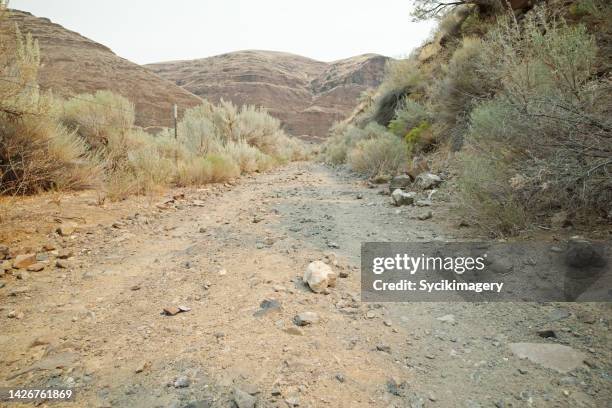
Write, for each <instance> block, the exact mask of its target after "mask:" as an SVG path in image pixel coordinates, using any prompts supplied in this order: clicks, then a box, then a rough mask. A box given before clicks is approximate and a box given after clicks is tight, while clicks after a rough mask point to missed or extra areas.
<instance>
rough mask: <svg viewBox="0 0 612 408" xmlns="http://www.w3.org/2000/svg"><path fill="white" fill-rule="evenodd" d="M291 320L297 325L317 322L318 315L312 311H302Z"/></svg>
mask: <svg viewBox="0 0 612 408" xmlns="http://www.w3.org/2000/svg"><path fill="white" fill-rule="evenodd" d="M293 322H294V323H295V324H296V325H298V326H308V325H310V324H314V323H318V322H319V315H318V314H316V313H314V312H302V313H299V314H297V315H296V316H295V317H294V318H293Z"/></svg>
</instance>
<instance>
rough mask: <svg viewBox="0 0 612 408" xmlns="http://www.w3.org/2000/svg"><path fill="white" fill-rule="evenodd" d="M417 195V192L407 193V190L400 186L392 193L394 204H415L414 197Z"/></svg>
mask: <svg viewBox="0 0 612 408" xmlns="http://www.w3.org/2000/svg"><path fill="white" fill-rule="evenodd" d="M415 197H416V193H412V192H410V193H407V192H405V191H402V190H400V189H399V188H397V189H395V190H394V191H393V193H391V199H392V200H393V204H395V205H396V206H398V207H399V206H400V205H412V204H414V198H415Z"/></svg>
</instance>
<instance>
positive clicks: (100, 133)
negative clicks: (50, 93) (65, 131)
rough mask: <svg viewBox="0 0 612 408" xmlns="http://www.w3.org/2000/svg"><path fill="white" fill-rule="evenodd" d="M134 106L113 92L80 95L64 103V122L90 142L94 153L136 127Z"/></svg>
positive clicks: (62, 117) (62, 118)
mask: <svg viewBox="0 0 612 408" xmlns="http://www.w3.org/2000/svg"><path fill="white" fill-rule="evenodd" d="M134 115H135V114H134V105H133V104H132V103H131V102H130V101H128V100H127V99H126V98H124V97H123V96H121V95H117V94H115V93H113V92H111V91H97V92H96V93H94V94H81V95H77V96H76V97H74V98H70V99H68V100H67V101H66V102H65V103H64V107H63V112H62V116H61V121H62V123H63V124H64V125H65V126H67V127H68V128H69V129H71V130H75V131H76V132H77V133H78V135H79V136H81V137H82V138H83V140H85V141H86V142H87V144H88V145H89V146H90V147H91V149H93V150H98V149H106V148H107V147H108V145H109V144H112V143H115V144H117V140H114V141H113V140H111V139H112V138H115V139H117V138H118V137H119V135H120V136H122V137H123V135H125V134H126V133H127V132H128V131H129V130H131V129H132V127H133V126H134V117H135V116H134Z"/></svg>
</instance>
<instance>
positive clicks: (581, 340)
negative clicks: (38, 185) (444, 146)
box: [0, 163, 612, 408]
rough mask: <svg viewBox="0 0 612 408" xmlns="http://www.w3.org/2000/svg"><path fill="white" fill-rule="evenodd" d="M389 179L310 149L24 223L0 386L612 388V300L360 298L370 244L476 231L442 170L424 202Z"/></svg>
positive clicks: (583, 403) (308, 403)
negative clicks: (205, 180)
mask: <svg viewBox="0 0 612 408" xmlns="http://www.w3.org/2000/svg"><path fill="white" fill-rule="evenodd" d="M372 187H373V186H369V185H368V184H367V183H366V182H364V181H363V180H360V179H357V178H354V177H352V176H351V175H349V174H347V173H344V172H342V171H335V170H331V169H328V168H326V167H324V166H321V165H318V164H312V163H298V164H292V165H289V166H286V167H284V168H282V169H278V170H276V171H273V172H270V173H267V174H263V175H257V176H253V177H245V178H243V179H242V180H240V182H239V183H238V184H236V185H233V184H232V185H230V184H226V185H217V186H209V187H206V188H203V189H197V190H184V191H178V192H174V194H171V195H174V197H169V198H167V199H164V200H161V202H159V200H155V201H154V200H150V202H149V203H148V205H142V203H140V204H139V205H138V206H136V205H134V206H132V207H130V204H129V203H130V202H127V203H123V204H120V205H106V206H101V207H95V206H91V203H90V207H89V209H87V207H86V208H85V209H84V210H83V209H81V210H80V211H81V212H82V214H81V215H80V216H76V215H75V214H63V217H55V218H52V220H53V222H55V223H56V224H57V225H56V226H55V227H57V226H59V227H62V228H60V230H59V233H58V232H48V231H47V230H46V229H38V230H37V229H34V230H32V233H31V234H27V236H20V237H19V242H16V241H17V239H13V240H12V241H10V242H9V241H7V242H6V243H7V244H8V245H7V246H8V248H4V249H6V251H5V252H8V254H6V257H8V258H11V259H10V260H8V261H6V262H5V263H4V264H3V268H4V269H6V271H4V272H0V273H2V276H1V277H0V322H1V327H2V330H1V331H0V387H1V386H7V387H8V386H10V387H35V386H38V387H41V386H48V387H50V386H69V387H73V388H74V389H75V390H76V391H77V400H76V402H72V403H66V404H65V406H70V407H74V406H79V407H81V406H82V407H193V408H195V407H209V406H211V407H231V406H238V407H240V408H243V407H253V406H258V407H297V406H299V407H361V406H363V407H525V406H534V407H605V406H610V404H611V401H612V391H611V389H612V387H611V381H612V373H611V371H610V370H611V364H612V355H611V354H612V352H611V349H612V348H611V347H610V346H611V344H612V342H611V335H610V330H609V323H610V310H611V309H610V306H609V304H587V303H581V304H580V303H578V304H574V303H572V304H569V303H568V304H534V303H497V304H474V303H405V304H395V303H394V304H391V303H389V304H364V303H361V302H360V295H359V290H360V286H359V283H360V282H359V269H358V267H359V249H360V244H361V242H364V241H427V240H436V239H439V240H460V239H475V238H477V233H476V231H474V230H472V229H470V228H469V227H460V225H465V224H466V223H465V222H462V220H461V218H460V217H459V216H457V215H455V214H456V212H455V211H453V207H452V205H451V202H452V200H451V199H450V198H449V197H450V196H449V195H450V193H449V192H448V189H447V188H445V187H444V184H443V185H442V187H441V188H440V189H439V191H438V192H436V193H435V194H433V196H432V197H431V201H432V205H431V206H427V207H419V206H402V207H395V206H393V205H392V204H391V198H390V197H389V196H388V195H382V194H380V192H381V191H385V190H386V191H388V188H387V187H386V186H380V187H374V188H372ZM423 194H424V193H423ZM426 195H427V194H424V195H423V196H421V197H417V199H424V198H426V197H425V196H426ZM74 200H77V198H76V197H75V198H74ZM65 201H67V202H66V203H65V207H64V208H70V209H71V210H70V211H73V212H74V211H77V210H78V208H80V207H78V206H72V207H71V206H70V198H67V199H65ZM32 205H33V204H32ZM118 208H120V210H118ZM429 211H431V214H428V213H429ZM95 214H99V217H97V218H96V217H95V216H94V215H95ZM430 215H431V216H430ZM47 221H48V220H47ZM59 221H61V223H58V222H59ZM463 221H465V220H463ZM55 227H54V228H53V230H55V229H56V228H55ZM5 232H6V231H5ZM26 244H27V245H28V246H30V247H31V248H29V249H28V248H25V246H26ZM0 249H2V247H0ZM27 252H31V253H34V254H35V255H34V257H33V258H32V257H28V256H27V254H25V253H27ZM18 255H21V256H18ZM0 257H5V254H4V253H2V251H0ZM317 260H320V261H323V262H325V263H326V264H327V265H328V266H329V267H331V269H332V270H333V271H334V272H335V273H336V274H337V275H338V279H337V283H336V286H335V287H332V288H328V289H326V290H324V291H323V293H315V292H313V291H312V290H311V289H310V288H309V287H308V286H307V285H306V284H305V283H304V282H303V280H302V277H303V274H304V272H305V271H306V269H307V267H308V265H309V264H310V263H311V262H313V261H317ZM17 266H19V267H20V268H17ZM28 269H29V270H28ZM38 269H40V270H38ZM551 333H552V334H551ZM1 404H2V403H0V405H1ZM10 406H18V405H17V404H14V403H11V404H10ZM53 406H57V407H61V406H63V404H62V403H58V404H53Z"/></svg>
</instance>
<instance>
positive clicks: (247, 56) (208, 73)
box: [147, 50, 388, 138]
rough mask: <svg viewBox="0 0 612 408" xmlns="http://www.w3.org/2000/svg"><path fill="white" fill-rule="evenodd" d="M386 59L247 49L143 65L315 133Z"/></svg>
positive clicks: (375, 78)
mask: <svg viewBox="0 0 612 408" xmlns="http://www.w3.org/2000/svg"><path fill="white" fill-rule="evenodd" d="M387 59H388V58H386V57H383V56H381V55H375V54H366V55H360V56H356V57H352V58H348V59H344V60H339V61H334V62H331V63H326V62H321V61H316V60H312V59H309V58H305V57H301V56H298V55H294V54H288V53H281V52H272V51H256V50H248V51H238V52H232V53H227V54H222V55H217V56H214V57H210V58H203V59H196V60H189V61H172V62H163V63H158V64H150V65H148V66H147V67H148V68H150V69H151V70H153V71H154V72H155V73H156V74H158V75H160V76H161V77H162V78H165V79H168V80H170V81H173V82H174V83H176V84H177V85H179V86H182V87H183V88H185V89H186V90H188V91H190V92H193V93H194V94H196V95H198V96H200V97H202V98H206V99H208V100H210V101H212V102H218V101H219V100H221V99H225V100H231V101H232V102H234V103H235V104H237V105H242V104H254V105H259V106H264V107H266V108H268V109H269V111H270V113H271V114H272V115H273V116H276V117H277V118H279V119H281V120H282V121H283V124H284V126H285V129H286V130H287V131H288V132H289V133H291V134H293V135H296V136H309V137H312V138H320V137H325V136H326V135H327V132H328V130H329V128H330V126H331V125H332V123H333V122H334V121H338V120H342V119H344V118H345V117H346V116H347V114H348V113H350V112H351V111H352V109H353V108H354V106H355V105H356V104H357V99H358V97H359V95H360V94H361V93H362V92H363V91H365V90H367V89H369V88H374V87H376V86H378V85H379V84H380V82H381V81H382V77H383V73H384V67H385V64H386V61H387Z"/></svg>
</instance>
